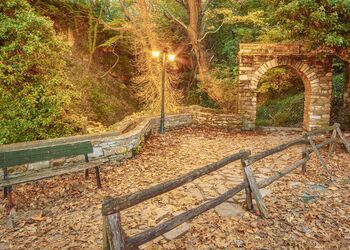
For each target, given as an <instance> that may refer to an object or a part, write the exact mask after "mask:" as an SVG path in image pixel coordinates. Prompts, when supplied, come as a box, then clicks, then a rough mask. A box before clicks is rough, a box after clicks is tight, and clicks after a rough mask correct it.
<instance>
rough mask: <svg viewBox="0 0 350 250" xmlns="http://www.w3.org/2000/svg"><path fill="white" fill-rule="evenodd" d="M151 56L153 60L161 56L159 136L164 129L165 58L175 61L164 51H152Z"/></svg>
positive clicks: (171, 55) (172, 55)
mask: <svg viewBox="0 0 350 250" xmlns="http://www.w3.org/2000/svg"><path fill="white" fill-rule="evenodd" d="M152 56H153V57H154V58H158V57H160V56H162V94H161V113H160V130H159V133H160V134H164V132H165V128H164V120H165V119H164V116H165V115H164V91H165V90H164V89H165V64H166V58H167V57H168V60H169V61H170V62H173V61H175V55H174V54H170V53H168V52H167V51H166V50H163V51H162V52H160V51H158V50H154V51H152Z"/></svg>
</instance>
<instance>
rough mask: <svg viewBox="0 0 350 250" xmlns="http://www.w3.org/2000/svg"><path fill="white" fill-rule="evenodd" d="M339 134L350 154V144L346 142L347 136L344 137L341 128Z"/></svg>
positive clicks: (338, 130) (338, 129)
mask: <svg viewBox="0 0 350 250" xmlns="http://www.w3.org/2000/svg"><path fill="white" fill-rule="evenodd" d="M337 132H338V135H339V137H340V140H341V141H342V143H343V144H344V146H345V147H346V150H347V151H348V153H349V154H350V144H349V143H348V142H347V141H346V138H345V136H344V135H343V133H342V132H341V130H340V128H337Z"/></svg>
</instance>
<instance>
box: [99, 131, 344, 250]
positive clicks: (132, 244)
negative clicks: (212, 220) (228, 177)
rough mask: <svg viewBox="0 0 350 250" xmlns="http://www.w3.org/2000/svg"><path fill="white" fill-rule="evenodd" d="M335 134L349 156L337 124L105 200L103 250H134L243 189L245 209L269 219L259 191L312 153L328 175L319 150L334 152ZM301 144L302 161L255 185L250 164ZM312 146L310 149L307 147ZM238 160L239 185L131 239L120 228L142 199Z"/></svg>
mask: <svg viewBox="0 0 350 250" xmlns="http://www.w3.org/2000/svg"><path fill="white" fill-rule="evenodd" d="M329 131H332V135H331V138H330V139H327V140H325V141H323V142H321V143H319V144H316V143H315V142H314V136H316V135H320V134H326V135H328V133H329ZM337 135H338V136H339V138H340V140H341V142H342V143H343V144H344V145H345V147H346V149H347V151H348V152H349V153H350V145H349V144H348V143H347V142H346V140H345V137H344V135H343V134H342V132H341V130H340V128H339V124H334V125H333V126H330V127H327V128H324V129H319V130H315V131H312V132H308V133H305V134H304V135H303V137H301V138H299V139H296V140H293V141H290V142H287V143H285V144H282V145H279V146H277V147H274V148H272V149H269V150H267V151H264V152H261V153H258V154H256V155H253V156H250V155H251V153H250V151H247V150H242V151H240V152H239V153H236V154H233V155H231V156H228V157H225V158H223V159H221V160H219V161H217V162H215V163H212V164H209V165H207V166H204V167H202V168H200V169H196V170H193V171H191V172H189V173H188V174H185V175H183V176H180V177H178V178H176V179H174V180H170V181H167V182H165V183H161V184H158V185H155V186H153V187H150V188H148V189H145V190H141V191H138V192H135V193H132V194H128V195H125V196H122V197H117V198H111V197H106V198H105V200H104V202H103V205H102V214H103V249H113V250H114V249H118V250H121V249H137V248H138V246H140V245H142V244H144V243H146V242H149V241H151V240H153V239H155V238H157V237H158V236H160V235H163V234H164V233H166V232H168V231H170V230H172V229H174V228H175V227H177V226H179V225H181V224H182V223H184V222H186V221H188V220H191V219H193V218H194V217H196V216H198V215H200V214H202V213H204V212H205V211H207V210H209V209H211V208H214V207H216V206H218V205H219V204H221V203H223V202H225V201H226V200H228V199H230V198H232V197H233V196H234V195H236V194H237V193H239V192H240V191H242V190H245V194H246V203H247V209H248V210H251V209H252V208H253V200H252V199H253V198H254V199H255V201H256V205H257V208H258V209H259V211H260V215H261V216H262V217H264V218H267V217H268V211H267V208H266V206H265V204H264V202H263V199H262V196H261V193H260V191H259V189H261V188H264V187H267V186H268V185H270V184H272V183H273V182H274V181H276V180H278V179H280V178H281V177H283V176H285V175H286V174H288V173H290V172H292V171H293V170H295V169H297V168H298V167H301V169H302V172H305V171H306V163H307V161H308V160H309V159H310V154H311V153H315V154H316V156H317V158H318V159H319V161H320V163H321V165H322V167H323V168H324V170H325V171H326V172H327V174H328V175H330V172H329V169H328V166H327V164H326V163H325V161H324V159H323V158H322V156H321V154H320V152H319V149H320V148H322V147H324V146H326V145H330V146H329V156H330V155H331V154H332V152H333V150H334V145H335V143H336V141H337ZM296 145H302V159H301V160H299V161H297V162H295V163H294V164H292V165H290V166H287V167H285V168H283V169H282V170H279V171H277V172H276V173H275V174H273V175H272V176H270V177H268V178H266V179H264V180H261V181H259V182H256V180H255V178H254V175H253V171H252V168H251V166H252V164H254V163H255V162H257V161H259V160H261V159H264V158H265V157H268V156H270V155H273V154H276V153H279V152H282V151H284V150H286V149H288V148H290V147H292V146H296ZM308 146H311V148H308ZM238 160H240V161H241V164H242V169H243V173H244V177H243V181H242V183H240V184H238V185H237V186H235V187H233V188H231V189H230V190H228V191H227V192H225V193H224V194H222V195H220V196H218V197H216V198H214V199H212V200H210V201H207V202H205V203H203V204H201V205H199V206H198V207H196V208H193V209H190V210H188V211H186V212H183V213H181V214H179V215H177V216H175V217H173V218H171V219H169V220H167V221H165V222H163V223H160V224H158V225H156V226H155V227H153V228H150V229H148V230H145V231H143V232H141V233H139V234H136V235H134V236H131V237H129V236H127V235H126V234H125V233H124V231H123V229H122V226H121V216H120V211H121V210H124V209H127V208H129V207H132V206H134V205H137V204H139V203H140V202H143V201H145V200H148V199H151V198H153V197H155V196H158V195H161V194H163V193H166V192H169V191H171V190H173V189H175V188H178V187H180V186H182V185H184V184H186V183H188V182H191V181H193V180H195V179H197V178H199V177H201V176H203V175H206V174H209V173H211V172H213V171H216V170H218V169H220V168H222V167H224V166H226V165H227V164H229V163H232V162H235V161H238Z"/></svg>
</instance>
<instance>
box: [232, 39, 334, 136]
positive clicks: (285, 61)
mask: <svg viewBox="0 0 350 250" xmlns="http://www.w3.org/2000/svg"><path fill="white" fill-rule="evenodd" d="M303 51H304V50H303V47H302V46H300V45H295V44H292V45H280V44H241V45H240V53H239V79H240V81H239V82H240V84H239V105H238V107H239V113H240V114H241V116H242V117H243V125H244V126H246V127H247V128H254V127H255V120H256V101H257V92H256V89H257V87H258V84H259V80H260V78H261V77H262V76H263V75H264V74H265V73H266V72H267V71H268V70H269V69H272V68H275V67H281V66H286V67H291V68H293V69H294V70H295V71H296V72H297V73H298V74H299V76H300V77H301V78H302V80H303V82H304V87H305V105H304V125H303V127H304V129H306V130H312V129H315V128H319V127H323V126H327V125H329V120H330V110H331V89H332V65H331V63H330V58H318V57H316V56H310V55H309V54H306V53H305V52H303Z"/></svg>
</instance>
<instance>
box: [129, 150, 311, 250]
mask: <svg viewBox="0 0 350 250" xmlns="http://www.w3.org/2000/svg"><path fill="white" fill-rule="evenodd" d="M309 159H310V158H309V157H307V158H305V159H302V160H300V161H298V162H296V163H294V164H293V165H291V166H289V167H285V168H283V169H282V170H281V171H279V172H277V173H276V174H274V175H273V176H271V177H269V178H266V179H264V180H262V181H260V182H258V183H257V187H258V188H259V189H260V188H264V187H267V186H268V185H270V184H272V183H273V182H274V181H276V180H278V179H280V178H281V177H283V176H285V175H286V174H288V173H290V172H292V171H293V170H295V169H297V168H298V167H300V166H301V165H302V164H304V163H305V162H307V161H308V160H309ZM248 185H249V184H248V182H242V183H240V184H238V185H237V186H235V187H234V188H232V189H230V190H228V191H227V192H226V193H224V194H222V195H220V196H218V197H216V198H214V199H212V200H210V201H207V202H205V203H203V204H202V205H200V206H198V207H196V208H193V209H190V210H188V211H186V212H184V213H182V214H180V215H177V216H175V217H173V218H171V219H169V220H168V221H165V222H163V223H161V224H159V225H157V226H155V227H153V228H151V229H148V230H146V231H144V232H142V233H139V234H136V235H134V236H132V237H130V238H127V239H126V240H125V242H126V247H127V249H128V247H129V246H130V247H131V246H139V245H142V244H144V243H146V242H148V241H151V240H153V239H155V238H157V237H158V236H160V235H162V234H164V233H166V232H168V231H170V230H172V229H174V228H175V227H177V226H179V225H181V224H182V223H184V222H186V221H188V220H191V219H193V218H195V217H196V216H198V215H200V214H202V213H204V212H205V211H208V210H209V209H211V208H214V207H216V206H218V205H220V204H221V203H223V202H224V201H226V200H228V199H230V198H232V197H233V196H235V195H236V194H237V193H239V192H240V191H242V190H243V189H245V188H246V187H248Z"/></svg>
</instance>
